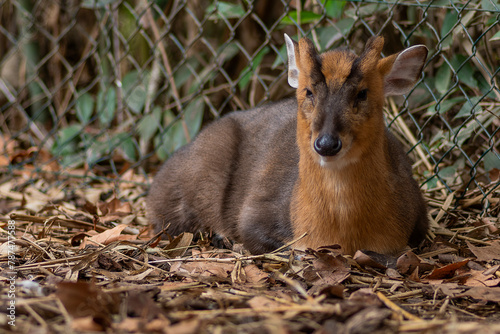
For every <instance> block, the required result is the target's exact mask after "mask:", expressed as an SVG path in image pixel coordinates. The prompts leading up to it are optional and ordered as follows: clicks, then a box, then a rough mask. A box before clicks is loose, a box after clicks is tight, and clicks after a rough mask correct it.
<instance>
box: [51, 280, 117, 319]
mask: <svg viewBox="0 0 500 334" xmlns="http://www.w3.org/2000/svg"><path fill="white" fill-rule="evenodd" d="M56 296H57V298H59V300H61V302H62V304H63V305H64V307H65V308H66V310H67V311H68V313H69V314H71V315H72V316H73V317H75V318H81V317H92V319H93V320H94V321H95V322H96V323H98V324H100V325H102V326H104V327H107V326H109V325H110V324H111V314H112V313H113V312H117V310H118V303H119V300H120V299H119V296H118V295H116V294H109V293H105V292H103V291H102V290H101V288H100V287H98V286H96V285H95V284H94V283H86V282H75V283H73V282H61V283H58V284H57V291H56Z"/></svg>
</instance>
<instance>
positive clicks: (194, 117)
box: [183, 97, 205, 139]
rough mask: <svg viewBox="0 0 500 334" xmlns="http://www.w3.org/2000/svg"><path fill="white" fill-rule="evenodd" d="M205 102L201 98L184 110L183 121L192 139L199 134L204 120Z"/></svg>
mask: <svg viewBox="0 0 500 334" xmlns="http://www.w3.org/2000/svg"><path fill="white" fill-rule="evenodd" d="M204 108H205V101H203V99H202V98H201V97H199V98H196V99H194V100H193V101H192V102H191V103H189V104H188V105H187V106H186V108H184V112H183V119H184V121H185V122H186V126H187V128H188V132H189V136H190V137H191V139H192V138H193V137H194V136H195V135H196V134H197V133H198V131H199V130H200V127H201V121H202V120H203V111H204Z"/></svg>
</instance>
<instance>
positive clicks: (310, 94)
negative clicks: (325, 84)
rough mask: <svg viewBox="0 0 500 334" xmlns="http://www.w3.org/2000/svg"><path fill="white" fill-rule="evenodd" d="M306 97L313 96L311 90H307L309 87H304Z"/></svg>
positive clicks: (310, 97)
mask: <svg viewBox="0 0 500 334" xmlns="http://www.w3.org/2000/svg"><path fill="white" fill-rule="evenodd" d="M306 97H307V98H308V99H312V98H314V95H313V93H312V92H311V90H309V89H307V88H306Z"/></svg>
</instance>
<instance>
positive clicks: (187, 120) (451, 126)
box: [0, 0, 500, 212]
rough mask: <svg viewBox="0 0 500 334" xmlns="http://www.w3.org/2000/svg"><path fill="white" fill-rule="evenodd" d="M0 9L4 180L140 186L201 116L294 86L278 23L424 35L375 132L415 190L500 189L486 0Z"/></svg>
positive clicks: (491, 24) (70, 3)
mask: <svg viewBox="0 0 500 334" xmlns="http://www.w3.org/2000/svg"><path fill="white" fill-rule="evenodd" d="M0 18H1V22H2V24H1V25H0V110H1V114H0V168H1V169H0V172H1V173H2V178H3V179H5V178H12V177H14V178H15V177H18V178H19V180H20V181H19V184H18V186H19V187H22V186H23V184H26V183H29V182H36V180H37V179H38V178H39V177H40V176H42V175H43V176H44V177H49V178H51V179H53V180H56V181H57V182H61V183H63V182H64V179H65V178H66V177H78V178H81V180H82V182H81V185H82V187H85V186H88V185H89V184H91V183H92V181H93V180H95V179H105V180H109V181H110V182H111V181H112V182H127V179H126V177H124V175H126V173H127V171H129V170H134V171H135V172H139V173H142V174H143V175H144V182H147V178H146V175H151V174H152V171H154V170H155V169H156V168H157V167H158V166H159V164H160V162H161V161H163V160H165V159H167V158H168V156H169V155H170V154H171V153H172V152H174V151H175V150H176V149H178V148H179V147H181V146H182V145H184V144H186V143H187V142H189V141H191V140H192V139H193V137H194V136H195V135H196V133H197V132H198V131H199V130H200V128H201V127H202V125H203V124H205V123H206V122H209V121H211V120H212V119H214V118H217V117H220V116H221V115H223V114H224V113H227V112H229V111H232V110H236V109H248V108H251V107H253V106H256V105H259V104H262V103H265V102H266V101H269V100H278V99H280V98H283V97H285V96H290V95H292V94H293V90H292V89H291V88H290V87H288V85H287V83H286V68H285V63H286V62H285V53H286V52H285V48H284V40H283V33H285V32H286V33H287V34H289V35H290V36H292V37H293V38H295V39H298V38H299V37H300V36H308V37H310V38H311V39H312V40H313V42H314V43H315V45H316V46H317V48H318V49H319V50H321V51H324V50H327V49H331V48H335V47H348V48H350V49H353V50H355V51H357V52H358V53H359V52H360V51H361V50H362V48H363V45H364V43H365V42H366V40H367V39H368V38H369V37H370V36H373V35H377V34H380V35H383V36H384V37H385V39H386V45H385V48H384V54H385V55H389V54H392V53H395V52H398V51H400V50H402V49H404V48H405V47H408V46H410V45H414V44H425V45H426V46H427V47H428V48H429V57H428V61H427V63H426V66H425V68H424V75H423V77H422V79H421V80H420V82H419V84H418V85H417V86H416V87H415V88H414V90H413V91H412V92H411V93H410V94H408V96H406V97H404V98H401V99H391V100H389V103H388V104H387V110H386V111H387V112H386V115H387V121H388V124H389V126H390V127H391V128H392V129H393V131H394V132H395V133H396V134H397V135H398V136H399V138H400V139H401V140H402V141H403V142H405V143H406V144H407V147H408V151H409V152H410V154H411V156H412V158H413V159H414V161H415V165H414V167H415V168H414V170H415V174H416V175H417V176H418V178H419V180H421V183H422V187H423V188H425V189H426V190H427V191H428V192H429V193H430V194H441V193H444V194H446V193H455V195H456V197H457V198H458V199H460V198H462V197H463V196H464V194H466V193H469V194H470V193H471V192H476V193H477V198H478V200H477V204H478V205H479V206H480V208H481V210H482V211H483V212H485V211H487V210H488V209H489V208H490V204H491V203H490V202H489V198H491V195H492V193H493V192H498V191H499V185H500V183H499V170H500V155H499V151H498V138H499V130H498V128H499V124H500V120H499V115H500V102H499V101H500V89H499V84H498V80H499V79H498V77H499V75H498V74H499V71H500V25H499V22H500V5H499V2H498V0H475V1H473V0H470V1H464V0H431V1H418V0H415V1H331V0H316V1H312V0H306V1H283V0H282V1H263V0H255V1H250V0H245V1H243V0H240V1H238V0H236V1H209V0H193V1H191V0H190V1H187V0H183V1H182V0H170V1H169V0H155V1H146V0H128V1H124V0H84V1H77V0H66V1H60V0H10V1H6V0H4V1H0ZM496 204H498V203H496Z"/></svg>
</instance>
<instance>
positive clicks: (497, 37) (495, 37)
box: [490, 31, 500, 41]
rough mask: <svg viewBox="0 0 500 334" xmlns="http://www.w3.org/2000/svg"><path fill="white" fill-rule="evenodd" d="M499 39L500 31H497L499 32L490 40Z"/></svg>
mask: <svg viewBox="0 0 500 334" xmlns="http://www.w3.org/2000/svg"><path fill="white" fill-rule="evenodd" d="M498 40H500V31H497V33H496V34H495V35H493V37H491V38H490V41H498Z"/></svg>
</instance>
